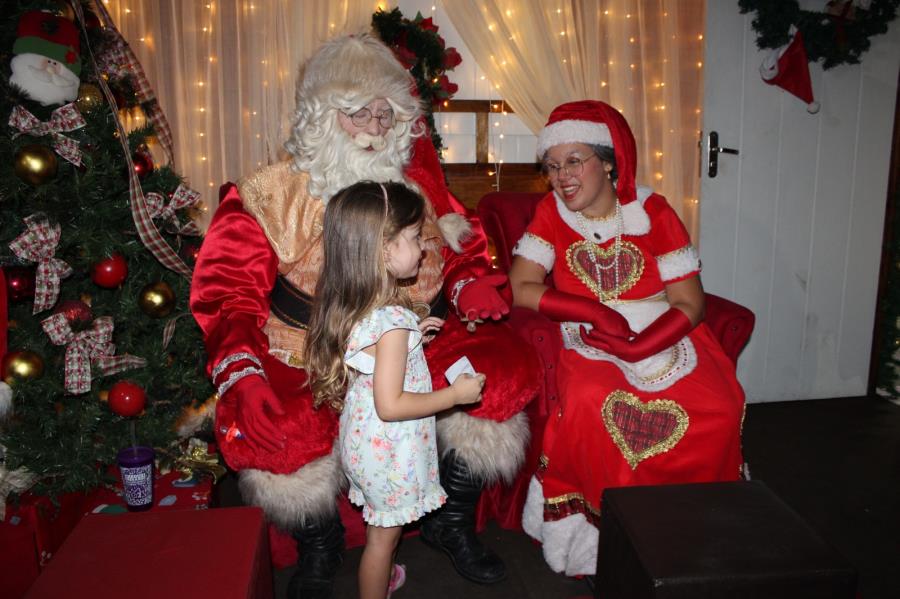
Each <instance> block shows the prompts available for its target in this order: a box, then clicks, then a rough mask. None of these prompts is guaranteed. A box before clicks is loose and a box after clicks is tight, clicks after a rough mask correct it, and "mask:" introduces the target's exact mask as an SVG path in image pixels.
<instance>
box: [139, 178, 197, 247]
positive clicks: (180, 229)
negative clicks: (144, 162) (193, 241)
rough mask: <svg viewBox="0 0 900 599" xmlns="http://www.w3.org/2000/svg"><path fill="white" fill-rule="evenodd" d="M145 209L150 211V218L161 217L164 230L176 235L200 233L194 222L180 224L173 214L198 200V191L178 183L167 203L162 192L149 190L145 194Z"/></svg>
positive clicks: (195, 234) (193, 235) (194, 235)
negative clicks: (170, 199) (163, 222)
mask: <svg viewBox="0 0 900 599" xmlns="http://www.w3.org/2000/svg"><path fill="white" fill-rule="evenodd" d="M146 197H147V210H149V212H150V218H153V219H157V218H161V219H163V220H164V221H166V222H167V227H166V230H167V231H169V232H170V233H175V234H177V235H189V236H192V237H196V236H197V235H200V228H199V227H197V225H196V224H194V222H193V221H192V222H188V223H187V224H185V225H184V226H182V224H181V222H180V221H179V220H178V217H177V216H176V215H175V212H176V211H177V210H181V209H183V208H189V207H190V206H193V205H194V204H196V203H197V202H198V201H200V193H199V192H196V191H194V190H193V189H191V188H190V187H187V186H185V185H179V186H178V189H176V190H175V193H174V194H173V195H172V201H171V202H169V204H168V205H166V203H165V199H164V198H163V196H162V194H159V193H156V192H153V191H151V192H150V193H148V194H147V196H146Z"/></svg>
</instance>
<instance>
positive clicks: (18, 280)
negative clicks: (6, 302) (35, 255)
mask: <svg viewBox="0 0 900 599" xmlns="http://www.w3.org/2000/svg"><path fill="white" fill-rule="evenodd" d="M3 274H4V276H5V277H6V294H7V295H8V296H9V299H10V300H12V301H14V302H20V301H22V300H26V299H31V298H33V297H34V267H31V266H7V267H6V268H4V269H3Z"/></svg>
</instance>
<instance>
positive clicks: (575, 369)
mask: <svg viewBox="0 0 900 599" xmlns="http://www.w3.org/2000/svg"><path fill="white" fill-rule="evenodd" d="M637 196H638V197H637V199H636V200H635V201H631V202H628V203H626V204H623V205H622V207H621V224H620V223H619V222H618V219H616V218H610V219H607V220H600V221H598V220H588V219H585V218H584V217H580V218H579V216H578V215H577V214H576V213H575V212H572V211H570V210H568V209H567V208H566V207H565V205H564V204H563V202H562V201H560V200H559V199H557V198H556V196H555V195H554V194H552V193H551V194H548V195H547V196H546V197H545V198H543V200H541V202H540V203H539V204H538V206H537V210H536V213H535V217H534V220H533V221H532V222H531V224H530V225H529V227H528V229H527V232H526V234H525V236H524V237H523V238H522V240H521V241H520V242H519V244H518V245H517V246H516V249H515V251H514V253H515V254H516V255H518V256H522V257H524V258H527V259H529V260H531V261H533V262H536V263H538V264H540V265H541V266H542V267H543V268H544V269H545V270H547V271H548V272H549V273H550V274H551V277H552V284H553V286H554V287H556V288H557V289H559V290H560V291H564V292H567V293H572V294H577V295H582V296H585V297H589V298H593V299H594V300H597V301H600V299H599V298H601V297H602V298H604V303H606V304H607V305H609V306H610V307H612V308H614V309H615V310H617V311H618V312H620V313H621V314H622V315H624V316H625V317H626V318H627V320H628V322H629V324H630V326H631V329H632V330H633V331H635V332H640V331H642V330H643V329H644V328H646V327H647V326H648V325H649V324H650V323H651V322H653V321H654V320H655V319H656V318H657V317H659V316H660V315H661V314H662V313H663V312H665V311H666V310H668V309H669V303H668V301H667V299H666V294H665V286H666V284H669V283H673V282H676V281H680V280H684V279H687V278H690V277H694V276H697V275H698V274H699V271H700V267H699V260H698V257H697V253H696V250H695V249H694V248H693V246H692V245H691V242H690V238H689V236H688V233H687V231H686V230H685V228H684V225H683V224H682V223H681V221H680V219H679V218H678V215H677V214H676V213H675V211H674V210H673V209H672V208H671V207H670V206H669V204H668V203H667V202H666V200H665V198H663V197H662V196H660V195H658V194H654V193H652V192H651V191H650V190H649V189H646V188H638V191H637ZM620 227H621V231H622V235H621V241H620V246H619V255H618V269H616V250H615V248H616V241H615V238H616V232H617V231H618V230H619V228H620ZM597 239H599V240H601V241H600V242H597V243H595V240H597ZM591 246H594V250H593V255H592V251H591ZM617 270H618V273H617V272H616V271H617ZM617 274H618V277H617V276H616V275H617ZM617 278H618V280H617ZM615 297H617V298H618V299H617V300H616V299H614V298H615ZM560 326H561V330H562V336H563V345H564V348H565V349H563V351H562V355H561V356H560V361H559V370H558V372H557V377H558V384H559V390H560V403H559V410H558V411H557V413H556V414H551V416H550V419H549V421H548V423H547V428H546V432H545V435H544V442H543V455H542V458H541V465H540V468H539V470H538V472H537V473H536V475H535V477H534V479H533V480H532V483H531V488H530V489H529V496H528V501H527V503H526V507H525V514H524V516H523V526H524V528H525V530H526V532H528V533H529V534H530V535H531V536H533V537H535V538H536V539H538V540H540V541H541V542H542V543H543V548H544V555H545V558H546V559H547V562H548V563H549V564H550V566H551V567H552V568H553V569H554V570H556V571H559V572H565V573H567V574H569V575H576V574H593V573H594V570H595V567H596V559H597V528H596V525H597V523H598V518H599V515H600V496H601V493H602V492H603V490H604V489H605V488H607V487H618V486H626V485H655V484H666V483H687V482H704V481H723V480H735V479H737V478H738V477H739V470H740V467H741V464H742V457H741V444H740V426H741V419H742V416H743V409H744V393H743V391H742V389H741V387H740V385H739V383H738V381H737V379H736V377H735V369H734V365H733V364H732V363H731V361H730V360H729V359H728V357H727V356H726V355H725V354H724V353H723V351H722V349H721V347H720V346H719V344H718V342H717V341H716V339H715V338H714V337H713V336H712V334H711V333H710V331H709V329H708V328H707V327H706V325H705V324H703V323H702V322H701V323H700V324H699V325H698V326H697V327H695V328H694V329H693V330H692V331H691V332H690V333H689V334H688V335H687V336H686V337H684V338H683V339H681V340H680V341H679V342H677V343H676V344H675V345H674V346H672V347H670V348H668V349H666V350H664V351H662V352H660V353H659V354H657V355H655V356H651V357H649V358H647V359H645V360H641V361H640V362H636V363H633V364H632V363H628V362H624V361H622V360H620V359H619V358H617V357H615V356H613V355H610V354H607V353H605V352H603V351H601V350H598V349H595V348H593V347H591V346H588V345H586V344H585V343H584V342H583V341H582V339H581V337H580V335H579V330H578V329H579V326H589V325H582V324H580V323H572V322H564V323H561V325H560Z"/></svg>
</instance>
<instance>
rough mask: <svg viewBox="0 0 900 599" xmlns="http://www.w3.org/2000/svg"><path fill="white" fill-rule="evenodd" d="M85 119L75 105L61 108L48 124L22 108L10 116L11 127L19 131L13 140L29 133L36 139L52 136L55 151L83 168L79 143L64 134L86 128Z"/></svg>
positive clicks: (14, 109) (52, 114)
mask: <svg viewBox="0 0 900 599" xmlns="http://www.w3.org/2000/svg"><path fill="white" fill-rule="evenodd" d="M85 124H86V123H85V121H84V117H82V116H81V113H80V112H78V108H76V107H75V103H74V102H73V103H70V104H66V105H65V106H60V107H59V108H57V109H56V110H54V111H53V112H52V113H51V114H50V120H49V121H47V122H46V123H45V122H43V121H40V120H38V118H37V117H36V116H34V115H33V114H31V113H30V112H28V110H26V109H25V108H22V107H21V106H16V107H15V108H13V110H12V112H11V113H10V115H9V126H10V127H15V128H16V129H17V130H18V131H17V132H16V133H14V134H13V139H15V138H17V137H18V136H20V135H22V134H23V133H27V134H29V135H33V136H35V137H42V136H44V135H50V136H51V137H52V138H53V149H54V150H56V153H57V154H59V155H60V156H62V157H63V158H65V159H66V160H68V161H69V162H71V163H72V164H74V165H75V166H81V156H82V153H81V150H80V149H78V142H77V141H75V140H74V139H72V138H70V137H66V136H65V135H63V134H62V132H68V131H74V130H75V129H80V128H82V127H84V126H85Z"/></svg>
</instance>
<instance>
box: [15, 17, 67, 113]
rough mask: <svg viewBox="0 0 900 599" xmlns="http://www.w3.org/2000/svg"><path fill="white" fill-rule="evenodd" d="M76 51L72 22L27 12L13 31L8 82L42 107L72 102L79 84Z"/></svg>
mask: <svg viewBox="0 0 900 599" xmlns="http://www.w3.org/2000/svg"><path fill="white" fill-rule="evenodd" d="M79 47H80V43H79V39H78V30H77V29H76V28H75V24H74V23H72V21H69V20H68V19H65V18H63V17H60V16H58V15H54V14H51V13H48V12H41V11H29V12H26V13H25V14H23V15H22V18H21V20H20V21H19V27H18V29H17V30H16V41H15V43H14V44H13V54H14V56H13V59H12V60H11V61H10V69H11V70H12V76H10V78H9V82H10V83H12V84H14V85H16V86H17V87H19V88H20V89H22V90H23V91H24V92H25V93H26V94H27V95H28V97H29V98H31V99H32V100H34V101H36V102H39V103H41V104H43V105H44V106H50V105H53V104H66V103H68V102H72V101H74V100H75V98H77V97H78V85H79V83H80V79H79V76H80V74H81V53H80V51H79Z"/></svg>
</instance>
